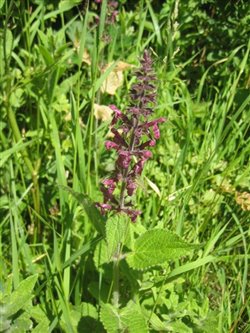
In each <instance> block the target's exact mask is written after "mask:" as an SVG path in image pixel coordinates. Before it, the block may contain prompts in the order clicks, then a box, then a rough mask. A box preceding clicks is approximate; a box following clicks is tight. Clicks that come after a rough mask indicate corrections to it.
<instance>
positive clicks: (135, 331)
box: [121, 301, 148, 333]
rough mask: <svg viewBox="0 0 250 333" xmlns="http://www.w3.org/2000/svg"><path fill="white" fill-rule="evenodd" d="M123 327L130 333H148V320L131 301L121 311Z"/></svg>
mask: <svg viewBox="0 0 250 333" xmlns="http://www.w3.org/2000/svg"><path fill="white" fill-rule="evenodd" d="M121 318H122V327H123V329H124V332H128V333H147V332H148V328H147V324H146V320H145V318H144V316H143V314H142V312H141V309H140V307H139V306H138V305H137V304H136V303H134V302H132V301H130V302H129V303H128V304H127V306H126V307H125V308H123V309H122V311H121Z"/></svg>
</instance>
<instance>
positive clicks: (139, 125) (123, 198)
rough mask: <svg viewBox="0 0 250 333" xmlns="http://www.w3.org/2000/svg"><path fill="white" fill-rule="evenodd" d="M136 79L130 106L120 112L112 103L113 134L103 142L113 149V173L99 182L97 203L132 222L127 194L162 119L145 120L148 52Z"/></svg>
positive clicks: (151, 99) (149, 99)
mask: <svg viewBox="0 0 250 333" xmlns="http://www.w3.org/2000/svg"><path fill="white" fill-rule="evenodd" d="M135 75H136V77H137V82H136V83H135V84H134V85H133V86H132V88H131V92H130V106H129V107H128V108H127V110H126V112H122V111H121V110H119V109H118V108H117V107H116V106H115V105H110V108H111V109H112V110H113V111H114V116H113V119H112V122H111V125H110V126H111V132H112V133H113V135H114V137H113V138H112V140H109V141H107V142H106V143H105V146H106V149H107V150H110V149H114V150H116V151H117V154H118V158H117V160H116V163H115V171H114V175H113V176H112V177H111V178H108V179H105V180H104V181H103V182H102V184H103V185H102V188H101V190H102V192H103V195H104V204H97V206H98V207H99V208H100V209H101V212H102V213H103V214H104V213H105V212H106V211H111V210H112V211H116V212H122V213H125V214H127V215H128V216H129V217H130V219H131V221H132V222H135V220H136V218H137V216H138V215H140V214H141V212H140V211H139V210H135V209H133V208H132V207H131V206H132V204H131V201H130V200H129V198H128V197H131V196H132V195H133V194H134V193H135V191H136V188H137V186H136V178H137V177H138V176H140V175H141V173H142V171H143V168H144V165H145V163H146V161H147V160H148V159H149V158H151V157H152V153H151V151H149V150H146V149H145V148H146V147H152V146H155V144H156V140H157V139H159V138H160V130H159V126H158V125H159V124H160V123H163V122H164V121H165V119H164V118H158V119H155V120H150V121H149V120H148V118H149V116H150V115H151V114H152V113H153V110H154V107H155V103H156V89H155V85H154V82H155V80H156V77H155V74H154V72H153V69H152V59H151V57H150V53H149V52H148V51H145V52H144V55H143V58H142V60H141V67H140V69H138V70H137V71H136V73H135Z"/></svg>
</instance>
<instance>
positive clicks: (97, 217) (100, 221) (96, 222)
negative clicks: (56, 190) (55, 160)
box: [60, 185, 105, 236]
mask: <svg viewBox="0 0 250 333" xmlns="http://www.w3.org/2000/svg"><path fill="white" fill-rule="evenodd" d="M60 187H61V188H63V189H64V190H66V191H67V192H69V193H70V194H72V195H73V197H74V198H76V200H77V201H78V202H79V204H80V205H82V206H83V208H84V210H85V212H86V214H87V215H88V218H89V220H90V222H91V223H92V224H93V226H94V227H95V229H96V230H97V231H98V232H99V233H100V234H102V235H103V236H104V235H105V218H104V217H103V216H102V215H101V213H100V212H99V210H98V209H97V208H96V207H95V204H94V202H93V201H92V200H91V199H90V198H89V197H88V196H87V195H86V194H82V193H78V192H75V191H73V190H71V189H70V188H69V187H67V186H63V185H60Z"/></svg>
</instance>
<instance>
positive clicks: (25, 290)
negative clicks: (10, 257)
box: [6, 274, 38, 317]
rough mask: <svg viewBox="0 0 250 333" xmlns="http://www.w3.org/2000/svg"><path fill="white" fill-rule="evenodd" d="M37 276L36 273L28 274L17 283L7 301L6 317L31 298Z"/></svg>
mask: <svg viewBox="0 0 250 333" xmlns="http://www.w3.org/2000/svg"><path fill="white" fill-rule="evenodd" d="M37 277H38V275H37V274H35V275H32V276H29V277H28V278H27V279H25V280H23V281H22V282H21V283H20V284H19V285H18V287H17V289H16V290H15V291H14V292H13V293H12V294H11V295H10V299H9V302H8V304H7V305H6V308H7V309H6V317H10V316H12V315H13V314H15V313H16V312H17V311H19V310H20V309H22V308H23V307H24V306H25V304H26V303H27V302H28V301H29V300H31V299H32V297H33V295H32V291H33V288H34V286H35V283H36V281H37Z"/></svg>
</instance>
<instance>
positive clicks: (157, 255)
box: [127, 229, 197, 269]
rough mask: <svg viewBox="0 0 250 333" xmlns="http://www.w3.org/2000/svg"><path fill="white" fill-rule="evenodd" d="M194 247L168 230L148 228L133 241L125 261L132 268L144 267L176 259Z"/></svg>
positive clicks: (194, 246)
mask: <svg viewBox="0 0 250 333" xmlns="http://www.w3.org/2000/svg"><path fill="white" fill-rule="evenodd" d="M196 247H197V245H191V244H188V243H186V242H184V241H183V240H182V239H181V238H180V237H179V236H177V235H176V234H173V233H171V232H170V231H167V230H162V229H155V230H149V231H147V232H145V233H144V234H143V235H142V236H140V237H139V238H138V239H137V240H136V241H135V246H134V251H133V252H131V253H129V254H128V256H127V262H128V264H129V265H130V267H132V268H134V269H146V268H149V267H151V266H156V265H161V264H163V263H165V262H166V261H167V260H174V259H177V258H179V257H181V256H183V255H186V254H187V252H188V251H190V250H192V249H194V248H196Z"/></svg>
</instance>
